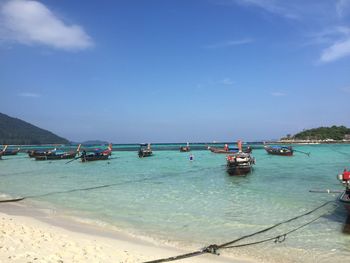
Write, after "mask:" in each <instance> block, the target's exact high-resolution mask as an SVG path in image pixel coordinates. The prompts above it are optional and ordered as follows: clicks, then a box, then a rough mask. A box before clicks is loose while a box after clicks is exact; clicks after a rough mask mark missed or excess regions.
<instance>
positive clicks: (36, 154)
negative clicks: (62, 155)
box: [27, 150, 47, 158]
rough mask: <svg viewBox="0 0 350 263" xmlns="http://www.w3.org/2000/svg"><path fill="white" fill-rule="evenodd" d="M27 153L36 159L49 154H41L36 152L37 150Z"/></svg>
mask: <svg viewBox="0 0 350 263" xmlns="http://www.w3.org/2000/svg"><path fill="white" fill-rule="evenodd" d="M27 153H28V156H29V158H35V157H37V156H45V155H46V154H47V153H46V152H40V151H35V150H32V151H28V152H27Z"/></svg>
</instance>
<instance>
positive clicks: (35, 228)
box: [0, 203, 256, 263]
mask: <svg viewBox="0 0 350 263" xmlns="http://www.w3.org/2000/svg"><path fill="white" fill-rule="evenodd" d="M0 217H1V221H0V230H1V231H2V235H1V236H0V241H1V242H0V243H1V246H0V262H32V261H34V262H87V261H90V262H145V261H150V260H155V259H159V258H167V257H171V256H176V255H180V254H183V253H189V252H192V251H188V250H185V249H183V248H174V247H170V246H167V245H165V244H154V243H151V242H147V241H145V240H141V239H138V238H137V237H133V236H129V235H127V234H125V233H121V232H116V231H113V232H112V231H110V230H107V229H103V228H98V227H96V226H92V225H88V224H84V223H78V222H75V221H73V220H69V219H67V218H61V217H59V216H57V215H55V214H50V215H47V214H45V213H44V212H42V211H40V210H39V209H34V210H33V209H32V208H31V207H29V206H26V205H25V204H15V203H12V204H1V206H0ZM181 262H203V263H209V262H214V263H215V262H217V263H220V262H221V263H226V262H233V263H234V262H237V263H238V262H240V263H253V262H256V261H253V260H252V259H248V258H241V257H226V256H219V257H218V256H216V255H209V254H205V255H201V256H197V257H192V258H188V259H184V260H181Z"/></svg>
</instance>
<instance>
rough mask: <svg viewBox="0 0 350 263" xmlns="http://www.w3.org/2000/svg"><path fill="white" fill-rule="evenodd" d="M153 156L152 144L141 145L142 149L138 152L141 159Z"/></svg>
mask: <svg viewBox="0 0 350 263" xmlns="http://www.w3.org/2000/svg"><path fill="white" fill-rule="evenodd" d="M152 154H153V152H152V149H151V144H150V143H148V144H146V143H142V144H140V149H139V152H138V155H139V157H140V158H143V157H148V156H151V155H152Z"/></svg>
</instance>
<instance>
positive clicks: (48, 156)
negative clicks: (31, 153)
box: [35, 153, 77, 161]
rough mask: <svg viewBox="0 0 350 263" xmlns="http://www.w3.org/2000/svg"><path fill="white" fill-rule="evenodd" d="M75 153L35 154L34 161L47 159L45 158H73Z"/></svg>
mask: <svg viewBox="0 0 350 263" xmlns="http://www.w3.org/2000/svg"><path fill="white" fill-rule="evenodd" d="M76 155H77V154H76V153H63V154H47V155H42V156H35V160H36V161H47V160H67V159H73V158H75V156H76Z"/></svg>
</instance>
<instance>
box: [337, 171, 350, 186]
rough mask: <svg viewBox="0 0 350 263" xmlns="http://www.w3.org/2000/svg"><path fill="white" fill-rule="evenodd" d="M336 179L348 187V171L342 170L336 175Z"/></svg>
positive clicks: (349, 174)
mask: <svg viewBox="0 0 350 263" xmlns="http://www.w3.org/2000/svg"><path fill="white" fill-rule="evenodd" d="M338 179H339V181H341V182H342V184H343V185H344V186H345V187H347V188H350V171H347V170H346V169H344V172H343V173H342V174H339V175H338Z"/></svg>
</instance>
